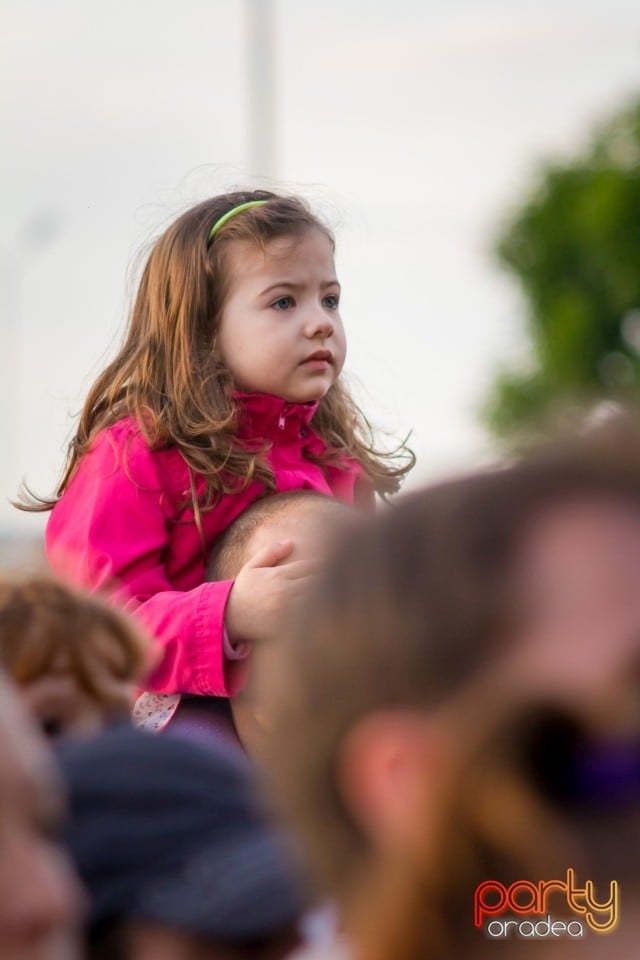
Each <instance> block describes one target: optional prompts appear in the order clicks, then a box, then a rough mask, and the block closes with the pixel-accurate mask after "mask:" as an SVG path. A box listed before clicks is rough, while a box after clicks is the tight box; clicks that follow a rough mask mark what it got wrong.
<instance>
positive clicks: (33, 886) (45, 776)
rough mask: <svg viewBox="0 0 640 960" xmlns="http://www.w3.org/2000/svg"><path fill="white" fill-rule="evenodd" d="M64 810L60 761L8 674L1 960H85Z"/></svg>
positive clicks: (3, 685)
mask: <svg viewBox="0 0 640 960" xmlns="http://www.w3.org/2000/svg"><path fill="white" fill-rule="evenodd" d="M63 810H64V802H63V794H62V788H61V784H60V782H59V778H58V775H57V772H56V770H55V768H54V764H53V761H52V759H51V757H50V756H49V753H48V750H47V749H46V746H45V743H44V742H43V740H42V737H41V736H40V734H39V733H38V731H37V730H36V728H35V726H34V724H33V721H32V720H31V718H30V717H29V716H28V714H27V712H26V711H25V708H24V706H23V704H22V703H20V701H19V698H18V696H17V694H16V693H15V691H14V689H13V687H12V686H11V685H10V684H9V682H8V680H7V679H6V678H5V676H4V675H3V674H0V956H1V957H2V960H79V958H80V954H79V952H78V951H77V949H76V946H75V945H74V944H75V941H76V927H77V925H78V924H79V918H80V911H81V908H82V895H81V893H80V889H79V885H78V883H77V881H76V880H75V877H74V875H73V873H72V870H71V867H70V865H69V864H68V862H67V859H66V857H65V855H64V854H63V851H62V849H61V847H59V846H58V845H57V843H56V842H55V841H54V839H53V835H54V833H55V832H56V831H57V830H58V828H59V826H60V821H61V819H62V815H63Z"/></svg>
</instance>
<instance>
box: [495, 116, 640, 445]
mask: <svg viewBox="0 0 640 960" xmlns="http://www.w3.org/2000/svg"><path fill="white" fill-rule="evenodd" d="M496 254H497V257H498V260H499V262H500V263H501V264H502V265H503V266H504V267H506V268H507V270H509V271H510V272H511V273H512V274H514V275H515V277H516V278H517V280H518V282H519V285H520V288H521V290H522V292H523V294H524V298H525V303H526V306H527V315H526V322H527V333H528V337H529V340H530V346H531V356H532V364H531V365H530V367H529V368H528V369H527V370H525V371H517V372H516V371H510V370H505V371H503V372H501V373H500V374H499V375H498V377H497V379H496V382H495V384H494V386H493V390H492V392H491V394H490V396H489V398H488V401H487V403H486V405H485V408H484V418H485V420H486V422H487V424H488V425H489V427H490V428H491V430H492V431H493V432H494V433H496V434H497V435H502V436H504V435H507V434H509V433H511V432H512V431H514V430H515V429H516V428H519V427H522V426H524V425H526V424H527V423H529V422H531V421H532V420H536V419H538V418H540V417H541V416H544V414H545V412H546V411H548V410H549V409H550V408H551V407H552V406H553V405H555V404H557V403H560V402H562V401H565V400H567V399H574V398H578V399H583V398H584V397H585V395H586V396H593V395H594V394H596V395H599V396H602V395H603V394H605V395H607V396H617V395H619V394H621V393H625V394H628V392H629V391H636V392H637V393H640V101H638V102H637V103H635V104H633V105H631V106H630V107H629V108H628V109H626V110H624V111H623V112H621V113H619V114H617V115H616V116H614V117H613V118H612V119H611V120H609V121H608V122H607V123H606V124H605V125H604V126H602V127H601V128H600V129H599V130H598V131H597V132H596V134H595V136H594V137H593V139H592V141H591V143H590V145H589V147H588V148H587V149H585V150H584V151H583V152H582V154H581V155H579V156H577V157H575V158H573V159H571V160H570V161H568V162H564V163H553V164H550V165H548V166H547V167H546V168H545V169H544V170H543V171H542V175H541V177H540V179H539V182H538V185H537V187H536V188H535V189H534V190H533V191H532V192H530V194H529V195H528V196H527V198H526V199H525V201H524V203H523V204H522V205H521V207H520V208H519V209H518V210H517V212H516V213H515V216H514V217H513V218H512V219H511V220H510V221H509V222H508V223H507V225H506V228H505V229H504V230H503V232H502V234H501V236H500V238H499V240H498V243H497V246H496Z"/></svg>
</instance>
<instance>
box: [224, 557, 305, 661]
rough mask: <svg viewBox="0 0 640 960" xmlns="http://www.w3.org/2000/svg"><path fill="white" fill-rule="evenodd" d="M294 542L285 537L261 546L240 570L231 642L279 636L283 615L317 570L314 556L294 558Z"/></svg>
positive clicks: (230, 606) (228, 617)
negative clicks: (291, 557) (288, 561)
mask: <svg viewBox="0 0 640 960" xmlns="http://www.w3.org/2000/svg"><path fill="white" fill-rule="evenodd" d="M292 550H293V543H292V541H291V540H283V541H282V542H280V543H275V544H272V545H271V546H268V547H264V548H263V549H262V550H259V551H258V552H257V553H256V554H255V555H254V556H253V557H252V558H251V559H250V560H248V561H247V563H245V565H244V566H243V567H242V569H241V570H240V573H239V574H238V576H237V577H236V579H235V582H234V585H233V587H232V588H231V593H230V594H229V599H228V601H227V609H226V614H225V626H226V628H227V633H228V634H229V639H230V640H231V642H232V643H237V642H238V641H241V640H245V641H250V642H256V641H258V642H259V641H263V640H269V639H271V638H273V637H277V635H278V633H279V632H280V630H281V627H282V622H283V619H284V618H285V617H286V615H287V614H288V613H290V612H291V610H292V609H293V607H294V605H295V604H296V603H297V602H299V601H300V599H301V598H302V597H303V596H304V592H305V589H306V587H307V586H308V580H309V578H310V577H312V576H313V575H314V574H315V573H317V570H318V563H317V561H314V560H294V561H292V562H291V563H285V564H282V566H278V564H280V562H281V561H282V560H286V558H287V557H288V556H289V555H290V554H291V551H292Z"/></svg>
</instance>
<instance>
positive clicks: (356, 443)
mask: <svg viewBox="0 0 640 960" xmlns="http://www.w3.org/2000/svg"><path fill="white" fill-rule="evenodd" d="M250 200H268V201H269V203H268V204H266V205H264V206H260V207H254V208H252V209H250V210H248V211H245V212H244V213H243V214H242V216H240V217H234V218H232V219H231V220H230V221H229V222H228V223H226V224H225V225H224V228H223V229H222V230H220V232H219V233H218V234H216V237H215V239H214V241H213V242H210V241H209V234H210V231H211V228H212V227H213V225H214V223H216V222H217V221H218V219H219V218H220V217H221V216H223V215H224V214H225V213H227V212H228V211H229V210H231V209H233V208H234V207H235V206H237V205H239V204H241V203H245V202H247V201H250ZM312 228H313V229H317V230H321V231H322V232H323V233H324V234H325V235H326V236H327V237H328V238H329V240H330V241H331V243H332V244H333V242H334V241H333V236H332V234H331V232H330V231H329V229H328V228H327V227H326V226H325V225H324V224H323V223H322V222H321V221H320V220H319V219H318V218H317V217H316V216H314V214H313V213H312V212H311V211H310V210H309V208H308V207H307V206H306V205H305V204H304V203H303V202H302V201H301V200H300V199H298V198H297V197H284V196H278V195H276V194H274V193H270V192H268V191H263V190H256V191H252V192H236V193H228V194H223V195H220V196H217V197H213V198H212V199H210V200H205V201H203V202H202V203H199V204H197V205H196V206H194V207H192V208H191V209H189V210H187V211H186V212H185V213H183V214H182V216H180V217H179V218H178V219H177V220H176V221H175V222H174V223H173V224H172V225H171V226H170V227H169V228H168V229H167V230H166V231H165V232H164V233H163V234H162V236H161V237H160V238H159V239H158V240H157V242H156V243H155V245H154V247H153V249H152V251H151V254H150V256H149V258H148V260H147V263H146V265H145V267H144V270H143V273H142V279H141V281H140V286H139V288H138V293H137V296H136V298H135V301H134V304H133V309H132V312H131V316H130V319H129V324H128V328H127V331H126V334H125V339H124V343H123V345H122V347H121V349H120V351H119V353H118V355H117V356H116V357H115V359H114V360H112V362H111V363H110V364H109V365H108V366H107V367H106V369H105V370H104V371H103V372H102V373H101V374H100V376H99V377H98V379H97V380H96V381H95V383H94V384H93V386H92V388H91V390H90V391H89V395H88V397H87V399H86V401H85V404H84V407H83V409H82V412H81V415H80V420H79V423H78V427H77V430H76V433H75V436H74V437H73V439H72V440H71V443H70V445H69V451H68V456H67V462H66V466H65V469H64V474H63V477H62V480H61V481H60V484H59V486H58V488H57V490H56V496H55V498H53V499H42V498H38V497H34V496H33V494H31V493H30V491H28V490H27V489H26V488H23V491H22V498H21V502H20V503H17V504H16V506H19V507H21V508H22V509H25V510H50V509H51V508H52V507H53V506H54V505H55V503H56V500H57V499H58V498H59V497H61V496H62V494H63V492H64V490H65V489H66V487H67V485H68V484H69V481H70V479H71V477H72V476H73V474H74V472H75V470H76V468H77V466H78V463H79V462H80V460H81V458H82V457H83V456H84V454H85V453H86V452H87V451H88V450H89V448H90V447H91V444H92V443H93V440H94V438H95V436H96V434H97V433H98V432H99V431H100V430H103V429H104V428H105V427H108V426H110V425H111V424H113V423H115V422H116V421H118V420H121V419H122V418H124V417H127V416H133V417H135V418H136V420H137V422H138V425H139V427H140V429H141V431H142V433H143V435H144V436H145V438H146V439H147V441H148V443H149V444H150V445H151V446H152V447H157V446H175V447H177V448H178V450H179V451H180V453H181V454H182V456H183V457H184V459H185V461H186V462H187V464H188V466H189V467H190V468H191V470H192V471H193V472H194V473H197V474H200V475H202V476H203V477H204V478H205V481H206V489H205V494H204V497H203V501H202V502H201V503H200V504H199V506H200V507H202V508H203V509H205V510H206V509H209V508H210V507H211V506H212V505H213V504H214V503H215V501H216V499H217V497H218V496H219V495H221V494H224V493H229V492H235V491H237V490H238V489H242V488H244V487H245V486H246V485H248V484H249V482H250V481H252V480H258V481H260V482H261V483H263V484H264V486H265V488H266V489H267V490H273V489H274V488H275V478H274V475H273V472H272V470H271V469H270V467H269V465H268V464H267V462H266V460H265V458H264V456H263V454H264V450H255V449H253V450H251V451H248V450H247V449H246V448H243V447H241V445H240V444H239V443H238V442H237V440H236V429H237V425H238V412H237V407H236V403H235V401H234V399H233V396H232V382H231V374H230V372H229V370H228V369H227V368H226V367H225V366H224V364H223V363H222V362H221V361H220V359H219V358H218V357H217V356H216V355H215V351H214V343H215V336H216V331H217V329H218V325H219V323H220V317H221V312H222V308H223V305H224V302H225V298H226V296H227V294H228V286H229V269H228V265H227V251H228V248H229V245H230V244H231V243H232V242H233V241H239V240H242V241H245V242H246V241H250V242H252V243H255V244H256V245H258V246H259V247H261V248H262V249H266V247H267V246H268V244H269V243H270V242H271V241H272V240H274V239H276V238H279V237H294V238H295V237H298V238H299V237H302V236H303V235H304V234H305V233H306V232H307V231H308V230H310V229H312ZM313 426H314V429H315V430H316V432H317V433H318V434H319V435H320V436H321V437H322V439H323V440H324V441H325V443H326V445H327V451H326V452H325V454H324V455H323V456H322V457H321V458H320V459H319V461H318V462H321V463H329V462H333V463H337V464H339V463H340V462H341V461H342V458H343V457H345V456H348V457H351V458H353V459H355V460H357V461H358V462H359V463H360V464H361V466H362V468H363V470H364V472H365V474H366V476H367V477H368V479H369V481H370V483H371V487H372V488H373V489H374V490H375V491H376V492H377V493H379V494H380V495H382V496H385V495H387V494H390V493H394V492H395V491H396V490H397V489H398V487H399V485H400V482H401V480H402V478H403V477H404V475H405V474H406V473H407V472H408V471H409V470H410V469H411V468H412V467H413V465H414V463H415V457H414V455H413V453H412V452H411V451H410V450H409V449H408V447H407V446H406V444H405V443H404V442H403V443H401V444H400V445H399V446H398V447H397V448H396V449H394V450H392V451H390V452H389V453H383V452H381V451H380V450H378V449H377V448H376V446H375V441H374V436H373V430H372V428H371V425H370V424H369V422H368V421H367V419H366V418H365V417H364V415H363V414H362V412H361V411H360V409H359V408H358V406H357V405H356V403H355V402H354V400H353V399H352V398H351V396H350V395H349V392H348V391H347V389H346V388H345V386H344V384H343V383H341V382H340V381H338V382H336V383H335V384H334V385H333V386H332V387H331V388H330V390H329V391H328V392H327V394H326V396H325V397H324V398H323V399H322V400H321V402H320V405H319V408H318V411H317V413H316V415H315V417H314V421H313ZM192 489H193V484H192Z"/></svg>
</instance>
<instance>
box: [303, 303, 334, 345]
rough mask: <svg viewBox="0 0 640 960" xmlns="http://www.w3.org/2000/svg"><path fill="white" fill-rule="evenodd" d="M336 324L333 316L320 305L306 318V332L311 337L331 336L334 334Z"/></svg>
mask: <svg viewBox="0 0 640 960" xmlns="http://www.w3.org/2000/svg"><path fill="white" fill-rule="evenodd" d="M334 326H335V324H334V321H333V317H331V316H330V315H328V314H327V312H326V310H323V309H322V308H321V307H319V308H317V309H315V310H313V312H312V313H311V314H310V315H309V316H308V317H307V318H306V323H305V333H306V335H307V336H308V337H309V338H310V339H313V338H314V337H330V336H331V335H332V334H333V331H334Z"/></svg>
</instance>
